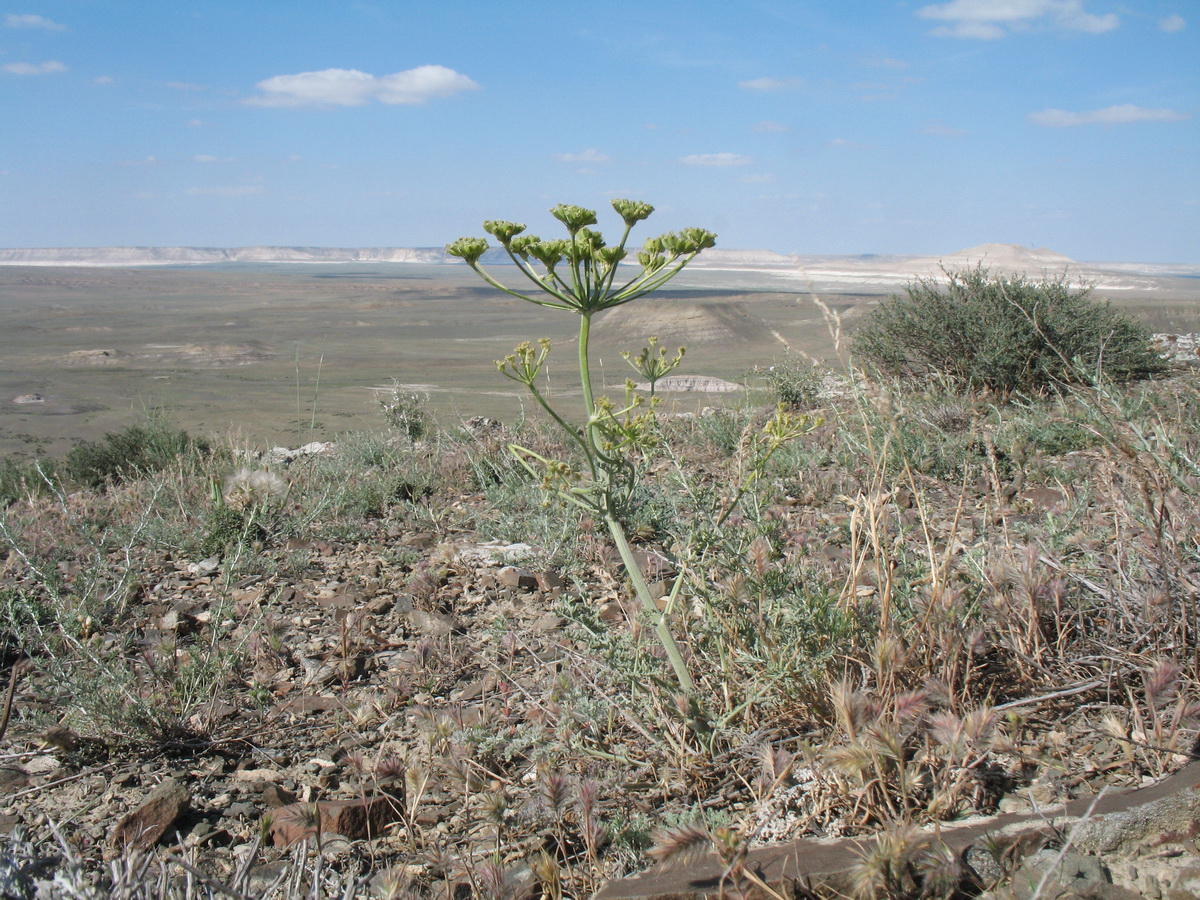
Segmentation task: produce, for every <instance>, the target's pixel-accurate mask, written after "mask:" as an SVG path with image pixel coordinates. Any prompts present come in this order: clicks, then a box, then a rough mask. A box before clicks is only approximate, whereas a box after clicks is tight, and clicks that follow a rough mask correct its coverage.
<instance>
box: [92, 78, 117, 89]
mask: <svg viewBox="0 0 1200 900" xmlns="http://www.w3.org/2000/svg"><path fill="white" fill-rule="evenodd" d="M116 81H117V79H115V78H113V77H112V76H111V75H97V76H96V77H95V78H93V79H92V84H98V85H100V86H101V87H104V86H106V85H110V84H115V83H116Z"/></svg>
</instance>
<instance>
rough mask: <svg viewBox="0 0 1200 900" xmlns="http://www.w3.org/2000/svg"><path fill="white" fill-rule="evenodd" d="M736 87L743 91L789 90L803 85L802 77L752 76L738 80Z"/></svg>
mask: <svg viewBox="0 0 1200 900" xmlns="http://www.w3.org/2000/svg"><path fill="white" fill-rule="evenodd" d="M738 87H740V88H741V89H742V90H743V91H790V90H794V89H796V88H799V87H804V79H803V78H752V79H751V80H749V81H739V82H738Z"/></svg>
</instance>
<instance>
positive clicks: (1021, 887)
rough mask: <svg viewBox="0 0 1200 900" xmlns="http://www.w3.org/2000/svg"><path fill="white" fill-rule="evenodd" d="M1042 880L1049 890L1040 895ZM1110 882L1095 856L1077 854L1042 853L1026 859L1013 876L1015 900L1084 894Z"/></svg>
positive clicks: (1105, 870)
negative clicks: (1071, 893) (1067, 892)
mask: <svg viewBox="0 0 1200 900" xmlns="http://www.w3.org/2000/svg"><path fill="white" fill-rule="evenodd" d="M1047 873H1049V877H1047ZM1043 879H1045V883H1046V887H1045V888H1043V890H1042V892H1041V894H1040V895H1039V894H1038V886H1039V885H1040V884H1042V881H1043ZM1111 881H1112V879H1111V878H1110V877H1109V874H1108V870H1107V869H1106V868H1105V867H1104V864H1103V863H1102V862H1101V861H1100V860H1099V859H1098V858H1096V857H1094V856H1085V855H1084V854H1082V853H1076V852H1075V851H1074V850H1068V851H1067V852H1066V853H1063V852H1061V851H1059V850H1039V851H1038V852H1037V853H1034V854H1031V855H1030V856H1029V857H1027V858H1026V859H1025V862H1024V863H1022V865H1021V868H1020V869H1018V870H1017V873H1016V874H1015V875H1014V876H1013V879H1012V895H1013V898H1014V900H1033V898H1034V897H1035V896H1056V895H1060V894H1062V893H1063V891H1064V890H1066V891H1071V892H1076V893H1082V892H1085V891H1088V890H1089V889H1091V888H1093V887H1095V886H1098V885H1107V884H1110V883H1111Z"/></svg>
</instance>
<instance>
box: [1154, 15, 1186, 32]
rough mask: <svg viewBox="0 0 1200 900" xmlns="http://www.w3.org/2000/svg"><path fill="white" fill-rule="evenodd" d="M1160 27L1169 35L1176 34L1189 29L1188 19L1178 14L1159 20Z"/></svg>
mask: <svg viewBox="0 0 1200 900" xmlns="http://www.w3.org/2000/svg"><path fill="white" fill-rule="evenodd" d="M1158 27H1159V28H1161V29H1162V30H1163V31H1165V32H1167V33H1168V34H1174V33H1175V32H1176V31H1183V29H1185V28H1187V19H1185V18H1184V17H1183V16H1181V15H1179V14H1178V13H1176V14H1174V15H1170V16H1167V17H1166V18H1165V19H1159V20H1158Z"/></svg>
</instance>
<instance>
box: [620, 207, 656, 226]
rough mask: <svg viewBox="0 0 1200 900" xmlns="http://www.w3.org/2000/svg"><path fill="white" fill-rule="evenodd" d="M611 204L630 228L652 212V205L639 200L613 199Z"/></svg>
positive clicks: (648, 216)
mask: <svg viewBox="0 0 1200 900" xmlns="http://www.w3.org/2000/svg"><path fill="white" fill-rule="evenodd" d="M612 206H613V209H615V210H616V211H617V215H619V216H620V217H621V218H622V219H624V220H625V224H626V225H627V226H629V227H630V228H632V227H633V226H634V225H636V224H637V223H638V222H641V221H642V220H643V219H648V218H650V214H651V213H652V212H654V207H653V206H651V205H650V204H649V203H643V202H642V201H641V200H614V201H613V202H612Z"/></svg>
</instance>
